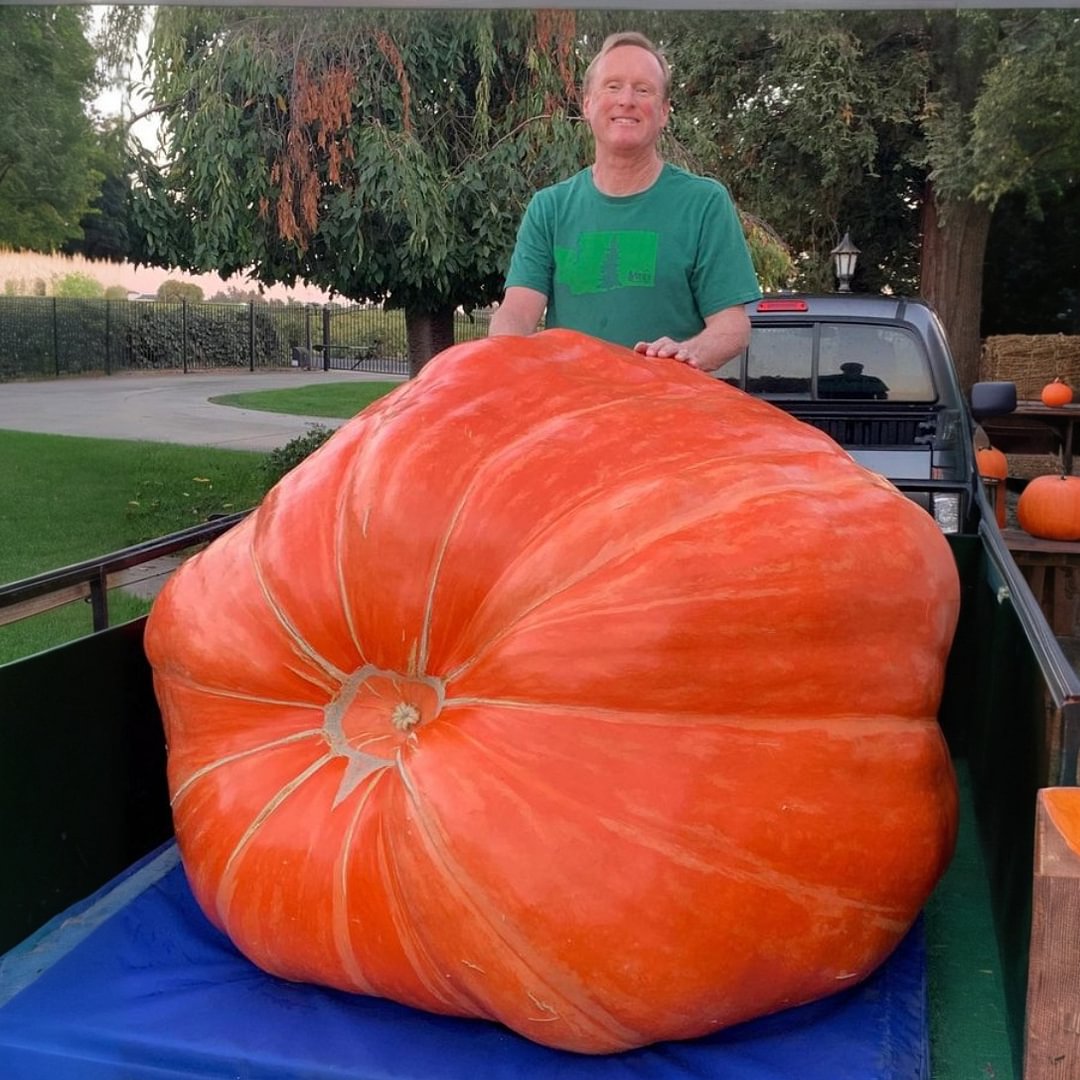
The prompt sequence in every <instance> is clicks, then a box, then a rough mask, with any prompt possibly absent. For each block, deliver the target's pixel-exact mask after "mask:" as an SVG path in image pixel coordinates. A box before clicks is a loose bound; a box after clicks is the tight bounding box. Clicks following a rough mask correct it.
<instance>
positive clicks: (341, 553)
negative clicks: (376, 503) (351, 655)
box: [334, 461, 371, 664]
mask: <svg viewBox="0 0 1080 1080" xmlns="http://www.w3.org/2000/svg"><path fill="white" fill-rule="evenodd" d="M359 467H360V465H359V461H356V462H354V464H353V465H352V466H351V468H350V472H349V480H348V482H347V483H344V484H342V485H341V488H340V490H339V492H338V497H337V503H336V519H335V529H334V534H335V535H334V577H335V580H336V582H337V599H338V603H339V604H340V605H341V611H342V614H343V616H344V618H345V625H346V627H348V630H349V640H350V641H351V642H352V645H353V648H355V649H356V655H357V657H358V659H359V661H360V663H361V664H366V663H367V662H368V657H367V653H366V652H365V651H364V643H363V642H362V641H361V640H360V634H359V633H358V632H357V628H356V620H355V619H354V617H353V610H352V604H350V603H349V589H348V585H347V579H348V575H347V573H346V568H345V551H346V545H345V543H344V539H345V533H346V529H347V528H349V527H352V526H353V522H352V520H351V517H350V515H349V514H348V513H347V511H346V506H347V502H348V495H349V494H350V492H351V491H352V489H353V486H354V483H355V473H356V470H358V469H359ZM370 513H371V507H370V506H368V507H367V508H366V509H365V511H364V518H363V521H362V522H361V529H362V531H363V535H364V536H367V526H368V515H369V514H370Z"/></svg>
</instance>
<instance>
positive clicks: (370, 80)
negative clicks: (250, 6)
mask: <svg viewBox="0 0 1080 1080" xmlns="http://www.w3.org/2000/svg"><path fill="white" fill-rule="evenodd" d="M618 18H619V16H617V15H615V14H611V13H607V14H605V13H601V12H589V13H578V14H576V15H575V13H573V12H567V11H560V12H556V11H490V12H465V11H454V12H431V11H428V12H417V11H412V12H409V11H403V12H387V11H365V10H362V9H351V10H343V11H342V10H339V11H333V10H319V11H304V12H301V13H297V12H293V11H289V10H287V9H285V10H276V11H270V12H252V11H250V10H240V11H237V10H231V11H230V10H228V9H221V8H216V9H203V10H199V9H182V8H172V7H163V8H159V9H158V14H157V16H156V21H155V26H154V32H153V36H152V41H151V50H150V62H151V64H152V72H153V79H152V82H153V91H154V96H155V100H156V105H155V108H156V109H159V110H160V111H161V113H162V116H163V120H164V130H165V142H166V153H165V160H164V162H159V161H157V160H155V159H154V158H152V157H151V156H149V155H146V154H143V155H142V157H141V160H140V161H139V163H138V180H137V183H136V187H135V193H134V200H135V218H136V221H137V222H138V223H139V225H140V226H141V237H140V242H141V244H142V247H143V250H142V252H141V256H140V257H141V259H142V260H143V261H147V262H151V263H155V264H158V265H164V266H169V267H179V268H183V269H188V270H192V271H202V270H215V271H217V272H218V273H221V274H223V275H226V276H227V275H229V274H232V273H249V272H253V273H254V276H255V277H256V278H257V279H258V280H260V281H262V282H265V283H267V284H271V283H275V282H283V283H286V284H292V283H293V282H295V281H297V280H302V281H305V282H307V283H309V284H313V285H317V286H320V287H322V288H325V289H327V290H330V291H332V292H334V293H337V294H340V295H342V296H345V297H347V298H349V299H352V300H373V301H378V302H384V303H386V304H388V305H389V306H392V307H398V308H403V309H404V312H405V319H406V327H407V333H408V341H409V356H410V365H411V367H412V369H413V370H414V371H415V370H416V369H418V368H419V366H420V365H422V364H423V363H424V362H425V361H426V360H427V359H428V358H429V357H430V356H431V355H433V354H434V353H435V352H437V351H438V350H439V349H440V348H442V347H444V346H446V345H448V344H450V343H451V342H452V340H453V313H454V311H455V309H457V308H459V307H460V308H464V309H466V310H470V309H473V308H475V307H477V306H483V305H486V304H489V303H492V302H493V301H496V300H498V299H499V297H500V296H501V293H502V287H503V273H504V272H505V268H506V265H507V263H508V261H509V256H510V251H511V249H512V246H513V240H514V237H515V235H516V231H517V226H518V223H519V221H520V218H521V214H522V212H523V210H524V207H525V204H526V202H527V201H528V198H529V197H530V195H531V194H532V193H533V192H534V191H535V190H536V188H537V187H539V186H541V185H543V184H547V183H551V182H553V181H555V180H559V179H562V178H563V177H565V176H568V175H569V174H570V173H572V172H574V171H575V170H576V169H578V168H580V167H581V166H582V165H584V164H585V162H586V161H588V160H589V159H590V157H591V139H590V136H589V132H588V129H587V126H586V125H585V124H584V123H582V122H581V119H580V103H579V100H578V95H579V86H580V80H581V75H582V73H583V71H584V65H585V63H586V61H587V59H588V57H589V56H591V55H592V53H593V52H594V51H595V49H596V47H597V45H598V43H599V41H600V40H601V39H602V37H603V35H604V34H605V33H606V32H608V31H610V30H611V29H617V28H619V25H618V22H617V21H616V20H617V19H618ZM117 36H118V37H121V36H122V35H120V34H118V35H117ZM664 149H665V153H666V154H667V155H668V156H671V157H672V158H673V159H674V160H676V161H681V162H683V163H687V164H693V161H690V160H688V159H687V154H686V152H685V148H684V147H683V146H682V145H681V143H680V142H679V140H678V139H676V138H669V139H668V140H667V141H666V143H665V148H664ZM744 224H745V228H746V233H747V237H748V240H749V243H750V247H751V251H752V254H753V256H754V259H755V264H756V266H757V268H758V272H759V276H760V277H761V278H762V280H763V282H764V283H765V284H766V285H772V286H776V285H781V284H784V283H786V281H787V279H788V278H789V276H790V272H791V259H790V255H789V254H788V251H787V248H786V246H785V244H784V243H783V241H782V240H781V239H780V237H779V236H778V235H777V233H776V232H775V230H773V229H772V228H771V227H770V226H769V225H768V224H767V223H766V222H765V221H764V220H763V219H761V218H760V217H758V216H754V215H745V216H744Z"/></svg>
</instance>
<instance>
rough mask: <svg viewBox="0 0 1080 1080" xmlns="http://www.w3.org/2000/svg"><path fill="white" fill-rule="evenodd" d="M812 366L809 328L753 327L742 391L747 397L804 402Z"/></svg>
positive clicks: (812, 346) (810, 379) (812, 339)
mask: <svg viewBox="0 0 1080 1080" xmlns="http://www.w3.org/2000/svg"><path fill="white" fill-rule="evenodd" d="M813 367H814V330H813V327H811V326H757V327H754V331H753V333H752V334H751V337H750V347H749V349H748V351H747V360H746V389H747V390H748V391H749V392H750V393H751V394H762V395H764V396H765V397H770V398H789V399H792V398H794V399H799V400H807V401H808V400H809V399H810V389H811V385H812V373H813Z"/></svg>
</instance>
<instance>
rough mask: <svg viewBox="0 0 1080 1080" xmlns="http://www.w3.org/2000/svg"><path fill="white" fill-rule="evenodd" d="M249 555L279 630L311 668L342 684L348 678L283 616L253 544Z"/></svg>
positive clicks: (302, 674)
mask: <svg viewBox="0 0 1080 1080" xmlns="http://www.w3.org/2000/svg"><path fill="white" fill-rule="evenodd" d="M249 554H250V556H251V565H252V567H253V568H254V571H255V580H256V581H257V582H258V585H259V588H260V589H261V590H262V594H263V597H264V598H265V600H266V604H267V607H269V608H270V611H271V612H272V613H273V615H274V618H275V619H277V621H278V624H279V625H280V626H281V629H282V630H284V631H285V634H286V636H287V637H289V638H290V639H291V640H292V641H293V642H294V643H295V645H296V648H297V651H298V652H299V654H300V656H302V657H303V658H304V659H305V660H308V661H309V662H310V663H311V664H312V666H313V667H315V668H316V669H317V670H321V671H322V672H324V673H325V674H326V675H327V676H328V677H329V678H330V679H332V680H334V681H335V682H337V683H338V684H339V685H340V684H341V683H343V682H344V681H345V680H346V679H347V678H348V676H347V675H346V673H345V672H343V671H340V670H339V669H338V668H337V667H335V666H334V665H333V664H332V663H330V661H329V660H327V659H326V658H325V657H324V656H322V655H320V654H319V653H318V652H316V650H315V649H314V648H313V646H312V645H311V643H310V642H309V641H307V640H306V639H305V638H304V636H303V635H302V634H301V633H300V631H299V630H298V629H297V628H296V626H295V625H294V624H293V622H292V621H291V620H290V619H289V617H288V616H287V615H286V614H285V611H284V610H283V609H282V607H281V604H280V603H278V600H277V598H276V597H275V596H274V594H273V593H272V592H271V590H270V586H269V585H268V584H267V581H266V576H265V575H264V573H263V568H262V564H261V562H260V561H259V553H258V551H257V550H256V546H255V544H252V545H251V548H250V549H249ZM293 670H294V671H295V673H296V674H297V675H298V676H299V677H300V678H307V676H306V675H305V674H304V672H303V671H298V670H296V669H295V668H294V669H293ZM308 682H310V683H311V684H312V685H313V686H317V687H318V688H319V689H320V690H321V689H326V690H327V692H328V693H331V694H332V693H334V688H333V687H323V686H322V685H321V684H319V683H318V682H316V681H315V680H314V679H308Z"/></svg>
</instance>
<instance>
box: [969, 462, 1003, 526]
mask: <svg viewBox="0 0 1080 1080" xmlns="http://www.w3.org/2000/svg"><path fill="white" fill-rule="evenodd" d="M975 465H976V467H977V468H978V470H979V475H980V476H982V477H985V478H986V479H988V480H996V481H997V483H996V484H994V485H992V490H993V503H994V513H995V515H996V517H997V523H998V528H999V529H1004V528H1005V481H1006V479H1007V478H1008V476H1009V459H1008V458H1007V457H1006V456H1005V455H1004V454H1003V453H1002V452H1001V451H1000V450H998V449H997V447H994V446H983V447H981V448H980V449H978V450H977V451H976V452H975Z"/></svg>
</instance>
